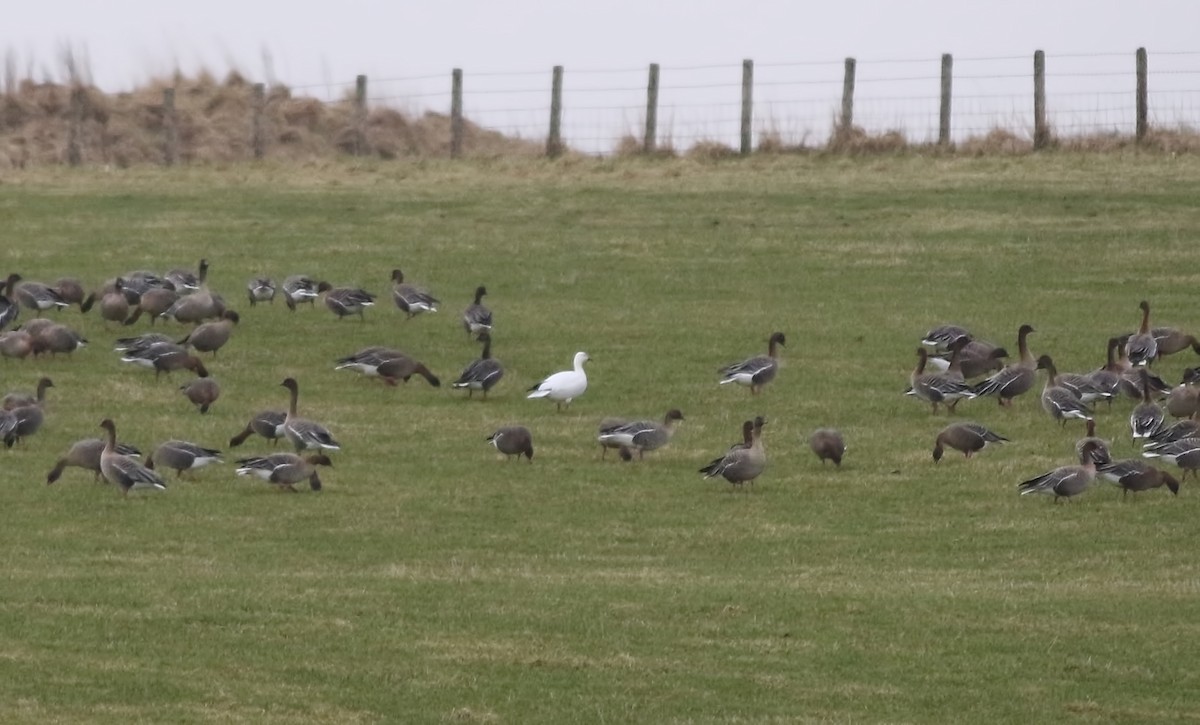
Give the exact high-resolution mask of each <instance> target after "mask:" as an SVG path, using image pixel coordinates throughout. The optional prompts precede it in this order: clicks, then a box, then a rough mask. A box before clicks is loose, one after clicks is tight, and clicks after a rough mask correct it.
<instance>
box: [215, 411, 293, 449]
mask: <svg viewBox="0 0 1200 725" xmlns="http://www.w3.org/2000/svg"><path fill="white" fill-rule="evenodd" d="M285 420H287V413H284V412H283V411H281V410H260V411H259V412H257V413H255V414H254V415H253V416H251V417H250V422H248V423H246V427H245V428H243V429H242V430H241V432H240V433H238V434H237V435H235V436H233V437H232V438H230V439H229V447H230V448H236V447H237V446H240V445H241V444H243V443H245V442H246V439H247V438H249V437H250V436H252V435H255V434H257V435H259V436H262V437H263V438H266V439H267V440H269V441H271V445H275V444H277V443H278V442H279V439H280V438H283V437H284V434H283V423H284V421H285Z"/></svg>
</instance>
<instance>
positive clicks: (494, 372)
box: [450, 329, 504, 400]
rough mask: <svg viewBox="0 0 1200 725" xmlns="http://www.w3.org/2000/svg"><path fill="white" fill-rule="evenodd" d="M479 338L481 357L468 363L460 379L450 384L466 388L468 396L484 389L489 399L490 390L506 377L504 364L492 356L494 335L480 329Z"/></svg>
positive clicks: (485, 396) (485, 397)
mask: <svg viewBox="0 0 1200 725" xmlns="http://www.w3.org/2000/svg"><path fill="white" fill-rule="evenodd" d="M479 340H480V342H482V343H483V352H482V353H481V354H480V355H479V359H478V360H475V361H473V362H471V363H470V364H469V365H467V367H466V368H464V369H463V371H462V375H459V376H458V380H455V381H454V382H453V383H450V386H451V387H454V388H466V389H467V397H468V398H469V397H471V396H472V395H473V394H474V393H475V391H476V390H479V391H482V392H483V399H484V400H487V394H488V391H489V390H491V389H492V388H493V387H495V385H496V383H498V382H500V378H502V377H504V366H503V365H501V364H500V361H499V360H497V359H496V358H494V357H492V336H491V334H489V333H488V331H487V330H486V329H482V330H480V331H479Z"/></svg>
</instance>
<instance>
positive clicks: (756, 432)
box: [700, 416, 767, 488]
mask: <svg viewBox="0 0 1200 725" xmlns="http://www.w3.org/2000/svg"><path fill="white" fill-rule="evenodd" d="M766 424H767V421H766V419H764V418H763V417H762V416H758V417H756V418H755V419H754V427H753V433H752V440H751V443H750V447H749V448H734V449H730V450H729V451H728V452H726V453H725V455H723V456H721V457H720V458H716V459H713V460H712V461H711V462H710V463H709V464H708V465H707V466H705V467H703V468H701V469H700V472H701V473H703V474H704V477H705V478H706V479H708V478H715V477H717V476H720V477H721V478H724V479H725V480H726V481H728V482H729V483H731V484H733V485H734V486H735V487H738V488H741V486H742V485H743V484H746V483H753V482H754V481H755V479H757V478H758V477H759V476H761V475H762V473H763V471H764V470H766V467H767V451H766V449H765V448H764V447H763V440H762V433H763V426H765V425H766Z"/></svg>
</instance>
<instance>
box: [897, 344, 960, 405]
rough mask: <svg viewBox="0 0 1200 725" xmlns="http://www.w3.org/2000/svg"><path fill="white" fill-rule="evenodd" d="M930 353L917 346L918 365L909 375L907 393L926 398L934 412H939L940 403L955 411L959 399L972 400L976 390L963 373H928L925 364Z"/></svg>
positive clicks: (922, 398)
mask: <svg viewBox="0 0 1200 725" xmlns="http://www.w3.org/2000/svg"><path fill="white" fill-rule="evenodd" d="M928 359H929V353H928V352H926V350H925V348H923V347H918V348H917V365H916V367H915V368H913V371H912V373H911V374H910V375H909V388H908V390H907V391H906V392H905V394H906V395H912V396H914V397H916V398H919V399H921V400H924V401H925V402H927V403H929V404H930V405H931V406H932V411H931V412H933V413H936V412H937V409H938V404H940V403H946V408H947V409H948V410H949V411H950V412H954V408H955V406H956V405H958V401H959V400H963V399H967V400H970V399H972V398H974V397H975V391H974V390H972V389H971V386H970V385H968V384H967V383H966V381H964V380H963V378H962V375H961V374H958V375H952V374H948V373H927V372H925V364H926V362H927V361H928Z"/></svg>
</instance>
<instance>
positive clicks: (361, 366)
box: [333, 345, 408, 377]
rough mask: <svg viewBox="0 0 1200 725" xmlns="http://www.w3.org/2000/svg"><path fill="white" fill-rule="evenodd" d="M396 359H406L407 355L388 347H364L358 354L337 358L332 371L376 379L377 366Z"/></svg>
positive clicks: (377, 373)
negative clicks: (353, 373)
mask: <svg viewBox="0 0 1200 725" xmlns="http://www.w3.org/2000/svg"><path fill="white" fill-rule="evenodd" d="M398 357H408V354H407V353H405V352H403V351H401V350H395V349H392V348H388V347H380V346H378V345H375V346H372V347H364V348H363V349H361V350H359V351H358V352H356V353H354V354H352V355H347V356H346V357H341V358H338V359H337V361H336V362H335V364H334V367H333V369H334V370H354V371H356V372H358V373H361V374H363V375H365V376H367V377H378V376H379V366H380V365H382V364H383V363H385V362H387V361H388V360H392V359H394V358H398Z"/></svg>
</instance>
